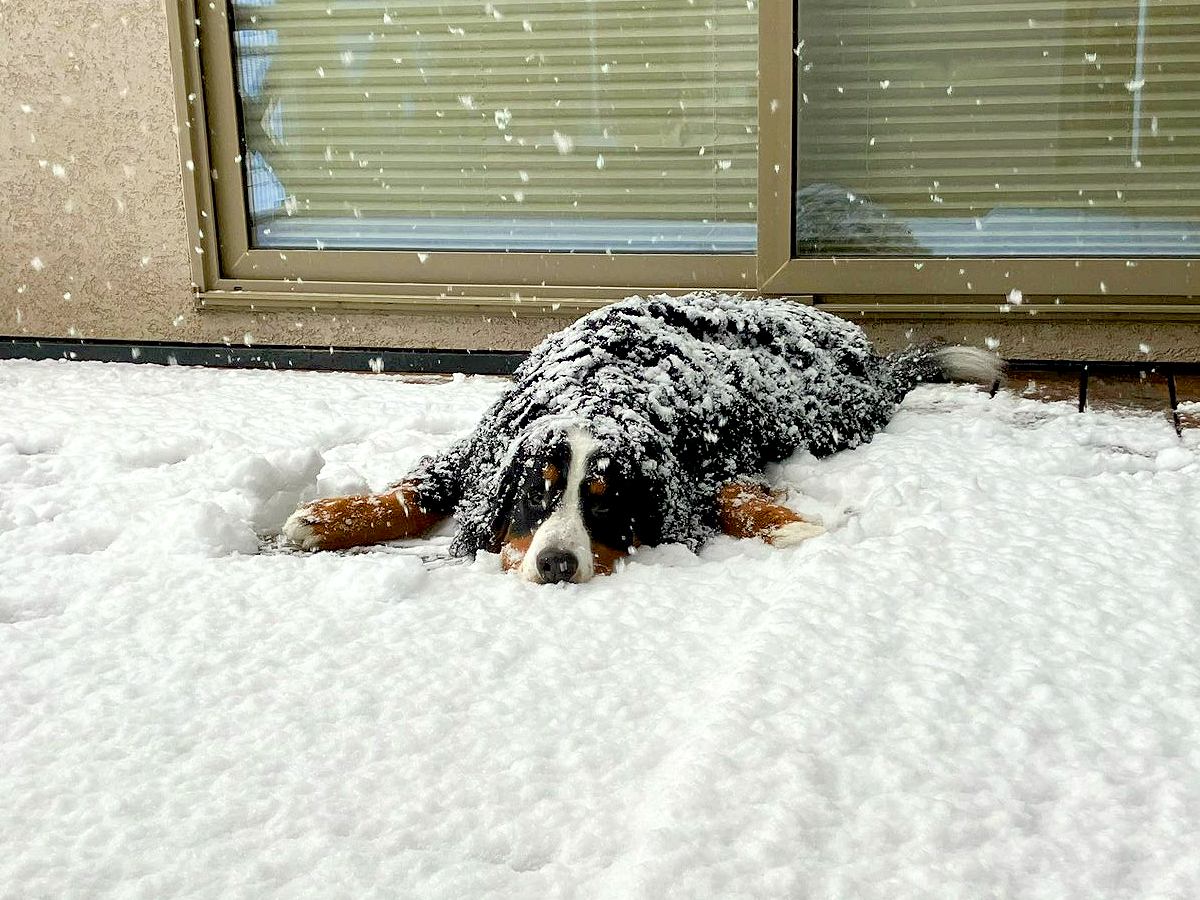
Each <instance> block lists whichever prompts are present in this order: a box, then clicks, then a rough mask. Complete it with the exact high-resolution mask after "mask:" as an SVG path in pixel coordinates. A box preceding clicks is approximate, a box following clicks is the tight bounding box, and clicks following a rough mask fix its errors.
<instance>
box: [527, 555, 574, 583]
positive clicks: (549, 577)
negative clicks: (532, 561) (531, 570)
mask: <svg viewBox="0 0 1200 900" xmlns="http://www.w3.org/2000/svg"><path fill="white" fill-rule="evenodd" d="M537 570H538V574H539V575H541V576H542V581H543V582H545V583H546V584H555V583H556V582H559V581H570V580H571V578H572V576H574V574H575V573H576V572H577V571H578V570H579V560H577V559H576V558H575V554H574V553H571V552H570V551H568V550H543V551H542V552H541V553H539V554H538V555H537Z"/></svg>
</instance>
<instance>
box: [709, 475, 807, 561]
mask: <svg viewBox="0 0 1200 900" xmlns="http://www.w3.org/2000/svg"><path fill="white" fill-rule="evenodd" d="M717 519H718V521H719V522H720V523H721V530H722V531H724V532H725V533H726V534H728V535H730V536H731V537H736V538H748V537H756V538H762V539H763V540H764V541H766V542H767V543H768V544H774V545H775V546H776V547H791V546H793V545H795V544H799V543H800V542H801V541H806V540H808V539H809V538H812V537H816V536H817V535H819V534H824V533H825V528H824V527H823V526H821V525H818V524H817V523H815V522H808V521H806V520H805V519H803V518H801V517H800V516H798V515H797V514H796V513H794V512H792V511H791V510H790V509H788V508H787V507H786V506H783V505H782V504H779V503H776V502H775V498H774V497H772V496H771V494H770V492H769V491H767V489H766V488H764V487H762V486H761V485H757V484H747V483H745V482H740V481H732V482H730V483H729V484H727V485H725V486H724V487H723V488H721V490H720V491H718V492H717Z"/></svg>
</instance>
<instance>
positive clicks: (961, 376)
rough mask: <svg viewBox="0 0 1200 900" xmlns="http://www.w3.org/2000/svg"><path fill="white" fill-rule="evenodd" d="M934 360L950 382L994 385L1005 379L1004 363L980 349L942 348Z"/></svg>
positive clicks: (934, 352)
mask: <svg viewBox="0 0 1200 900" xmlns="http://www.w3.org/2000/svg"><path fill="white" fill-rule="evenodd" d="M933 359H934V361H935V362H936V363H937V365H938V368H940V369H941V370H942V374H943V375H945V376H946V379H947V380H949V381H966V382H971V383H974V384H986V385H993V384H995V383H996V382H997V381H1000V380H1001V379H1002V378H1003V377H1004V361H1003V360H1002V359H1000V357H999V356H997V355H996V354H995V353H992V352H990V351H988V350H980V349H979V348H978V347H942V348H940V349H938V350H934V351H933Z"/></svg>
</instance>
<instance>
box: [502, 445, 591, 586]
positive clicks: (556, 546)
mask: <svg viewBox="0 0 1200 900" xmlns="http://www.w3.org/2000/svg"><path fill="white" fill-rule="evenodd" d="M567 445H568V446H569V447H570V448H571V463H570V465H569V466H568V467H567V484H566V489H565V490H564V491H563V496H562V500H561V501H560V502H559V504H558V508H557V509H555V510H554V512H552V513H551V514H550V517H549V518H548V519H546V521H545V522H543V523H542V524H541V525H539V526H538V529H537V531H535V532H534V534H533V541H532V542H531V543H530V544H529V551H528V552H527V553H526V554H525V558H524V559H522V560H521V566H520V568H519V569H518V571H519V572H520V573H521V577H522V578H524V579H525V580H527V581H540V580H541V577H540V576H539V575H538V571H537V557H538V554H539V553H541V552H542V551H543V550H565V551H567V552H568V553H572V554H574V556H575V558H576V559H577V560H579V570H578V571H577V572H576V573H575V577H574V578H572V579H571V580H572V581H576V582H579V581H587V580H588V579H590V578H591V577H592V576H593V575H594V574H596V570H595V565H594V563H593V561H592V538H591V535H589V534H588V532H587V527H586V526H585V525H584V524H583V507H582V505H581V504H580V502H579V497H580V492H581V490H582V488H583V476H584V473H585V472H586V471H587V461H588V457H589V456H591V455H592V451H593V450H595V449H596V442H595V441H594V440H592V436H591V435H590V434H588V433H587V432H586V431H584V430H583V429H582V428H571V429H569V430H568V431H567Z"/></svg>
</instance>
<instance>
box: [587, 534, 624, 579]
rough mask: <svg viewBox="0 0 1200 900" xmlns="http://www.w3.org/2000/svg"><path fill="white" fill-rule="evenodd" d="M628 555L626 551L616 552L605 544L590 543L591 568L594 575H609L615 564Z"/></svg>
mask: <svg viewBox="0 0 1200 900" xmlns="http://www.w3.org/2000/svg"><path fill="white" fill-rule="evenodd" d="M628 555H629V551H628V550H616V549H614V548H612V547H610V546H608V545H607V544H601V543H598V542H596V541H592V568H593V571H594V572H595V574H596V575H611V574H612V573H613V569H615V568H616V567H617V562H618V561H619V560H622V559H624V558H625V557H626V556H628Z"/></svg>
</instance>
